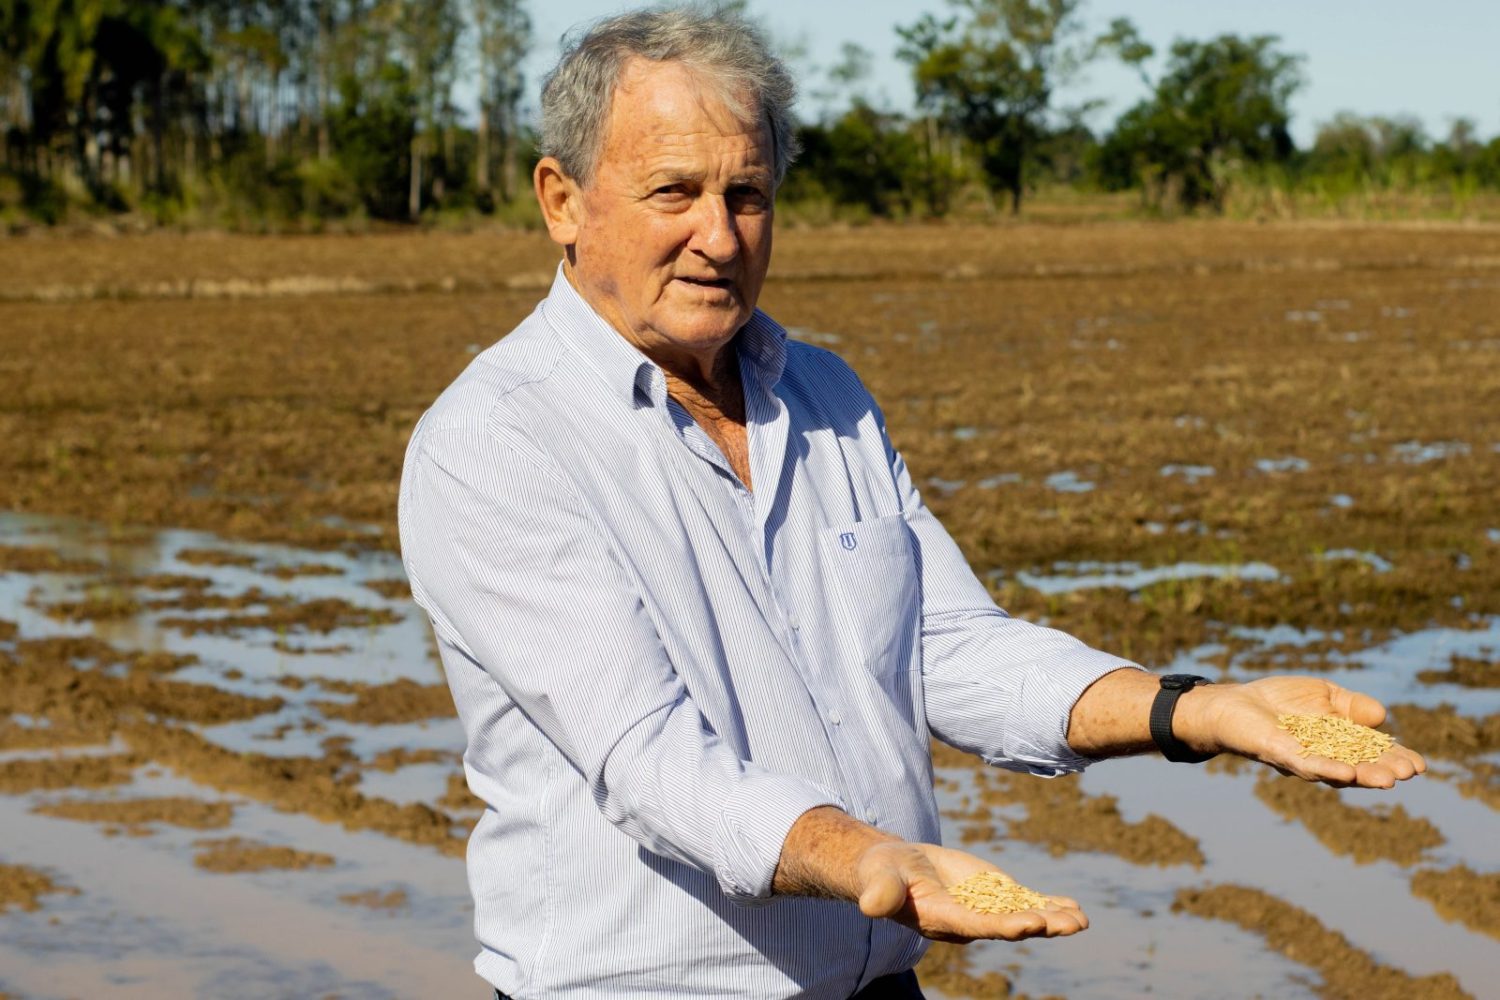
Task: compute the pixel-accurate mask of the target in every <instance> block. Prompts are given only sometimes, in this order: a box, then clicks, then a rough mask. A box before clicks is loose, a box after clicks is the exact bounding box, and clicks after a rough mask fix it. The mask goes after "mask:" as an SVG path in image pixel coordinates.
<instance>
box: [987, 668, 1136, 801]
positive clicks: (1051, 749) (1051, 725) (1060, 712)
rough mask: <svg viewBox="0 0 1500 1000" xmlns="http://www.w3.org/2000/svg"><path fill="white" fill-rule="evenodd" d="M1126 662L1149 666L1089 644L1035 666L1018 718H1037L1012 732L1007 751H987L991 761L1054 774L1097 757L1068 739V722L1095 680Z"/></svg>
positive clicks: (1023, 688)
mask: <svg viewBox="0 0 1500 1000" xmlns="http://www.w3.org/2000/svg"><path fill="white" fill-rule="evenodd" d="M1122 668H1124V669H1129V670H1144V669H1145V668H1144V667H1142V666H1141V665H1140V664H1138V663H1132V662H1131V661H1130V660H1125V659H1121V658H1120V657H1118V656H1115V655H1113V654H1111V653H1104V652H1100V651H1099V650H1097V649H1090V648H1088V647H1087V646H1083V647H1081V648H1080V649H1078V650H1077V651H1076V652H1073V653H1071V654H1070V655H1068V656H1066V657H1063V658H1058V659H1049V660H1047V661H1046V666H1045V667H1043V666H1040V665H1037V666H1032V667H1030V668H1029V669H1028V671H1027V674H1026V679H1025V681H1024V682H1022V684H1021V697H1020V704H1019V705H1018V706H1017V708H1018V711H1017V712H1016V715H1015V718H1017V719H1020V720H1037V723H1036V724H1034V725H1032V726H1030V727H1025V728H1023V727H1021V726H1018V727H1016V728H1014V729H1012V730H1011V731H1010V732H1008V733H1006V734H1005V738H1004V741H1003V746H1002V749H1003V751H1004V752H1003V755H1002V756H1001V757H998V758H994V759H991V758H990V757H988V756H986V757H985V758H984V759H985V762H986V763H988V764H992V765H995V766H997V767H1005V768H1008V769H1010V770H1025V771H1028V772H1030V773H1031V774H1037V775H1041V776H1043V777H1049V778H1055V777H1058V776H1059V775H1064V774H1073V773H1075V772H1078V771H1082V770H1083V769H1084V768H1086V767H1088V766H1089V765H1090V764H1093V763H1096V761H1095V759H1094V758H1092V757H1084V756H1082V755H1081V754H1079V753H1077V752H1075V751H1074V750H1073V748H1072V747H1070V746H1069V745H1068V723H1069V721H1070V719H1071V717H1072V714H1073V706H1074V705H1076V704H1077V703H1078V699H1079V698H1080V697H1082V695H1083V692H1084V691H1086V690H1087V689H1088V687H1089V685H1091V684H1093V683H1094V682H1095V681H1097V680H1098V679H1099V678H1101V677H1103V676H1104V675H1105V674H1109V673H1113V672H1114V671H1116V670H1120V669H1122ZM1041 720H1047V721H1046V722H1045V723H1043V722H1042V721H1041Z"/></svg>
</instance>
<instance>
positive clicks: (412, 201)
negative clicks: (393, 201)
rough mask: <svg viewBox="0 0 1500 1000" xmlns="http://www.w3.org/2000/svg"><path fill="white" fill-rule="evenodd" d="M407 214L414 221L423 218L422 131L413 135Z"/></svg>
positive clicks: (407, 192) (407, 191)
mask: <svg viewBox="0 0 1500 1000" xmlns="http://www.w3.org/2000/svg"><path fill="white" fill-rule="evenodd" d="M406 214H407V217H408V218H410V219H411V221H412V222H419V221H421V218H422V133H421V132H413V133H412V136H411V184H410V186H408V188H407V190H406Z"/></svg>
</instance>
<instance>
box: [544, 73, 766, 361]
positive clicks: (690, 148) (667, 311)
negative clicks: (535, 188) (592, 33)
mask: <svg viewBox="0 0 1500 1000" xmlns="http://www.w3.org/2000/svg"><path fill="white" fill-rule="evenodd" d="M773 178H774V166H773V153H772V148H771V134H770V129H769V128H768V127H767V126H766V125H765V124H764V123H759V124H756V125H747V124H746V123H744V122H742V121H740V120H738V119H737V118H736V117H735V115H734V114H733V113H732V112H731V111H730V110H729V109H728V108H726V107H725V106H724V105H723V104H722V103H720V102H719V101H717V100H715V99H714V98H713V97H711V96H709V95H708V94H707V93H706V92H704V91H703V90H702V89H701V88H700V87H699V85H698V83H697V81H696V80H695V78H694V77H693V75H692V74H691V73H690V72H689V71H688V70H686V69H685V68H683V67H682V66H681V65H680V64H676V63H653V62H648V61H646V60H640V59H637V60H633V61H632V62H630V63H628V64H627V65H626V67H625V71H624V72H623V73H622V74H621V78H620V81H619V85H618V86H617V87H616V89H615V94H614V102H613V104H612V106H611V109H610V115H609V120H608V130H607V132H606V136H605V140H604V146H603V148H602V150H601V151H600V156H599V159H598V162H597V165H596V167H595V170H594V175H593V177H592V179H591V180H590V182H589V184H588V185H587V186H586V187H585V188H583V190H582V192H581V207H582V212H581V214H580V216H579V218H578V223H579V224H578V229H577V236H576V242H575V243H574V247H573V249H574V264H573V276H574V280H575V282H576V284H577V285H578V287H579V290H580V291H581V292H582V293H583V295H584V297H585V298H586V299H588V300H589V302H590V304H592V305H593V306H594V308H596V309H598V310H599V311H600V313H601V314H603V316H604V317H605V319H607V320H609V321H610V323H611V324H612V325H613V326H614V327H615V328H616V329H617V330H619V331H620V332H621V333H623V334H624V335H625V336H626V337H627V338H628V339H630V340H631V341H632V342H633V343H635V344H636V346H637V347H640V348H641V349H642V350H643V351H645V352H646V353H647V354H648V355H651V356H653V357H655V358H657V359H659V360H663V361H667V362H668V363H672V362H673V361H674V360H676V361H679V362H686V360H687V357H688V356H691V357H693V358H695V359H697V360H698V362H699V363H702V362H703V361H705V360H708V359H711V358H712V357H713V356H714V355H715V354H716V353H717V351H718V349H719V348H721V347H723V346H724V345H725V344H727V343H728V342H729V341H730V340H731V339H732V338H733V337H734V335H735V333H736V332H737V331H738V330H739V328H740V327H741V326H743V325H744V323H745V321H746V320H748V319H749V318H750V314H751V312H753V311H754V309H755V302H756V300H757V299H758V298H759V297H760V289H761V285H762V283H763V282H764V281H765V277H766V268H767V267H768V266H769V265H770V262H771V216H772V196H773V194H774V190H773Z"/></svg>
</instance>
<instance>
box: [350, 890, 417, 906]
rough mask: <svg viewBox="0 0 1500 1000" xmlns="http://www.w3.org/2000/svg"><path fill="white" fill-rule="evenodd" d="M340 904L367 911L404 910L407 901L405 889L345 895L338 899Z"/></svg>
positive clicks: (367, 891)
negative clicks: (359, 907) (362, 908)
mask: <svg viewBox="0 0 1500 1000" xmlns="http://www.w3.org/2000/svg"><path fill="white" fill-rule="evenodd" d="M339 902H340V903H345V904H348V905H349V906H361V907H364V908H365V909H367V910H387V911H391V910H401V909H405V908H406V906H407V904H408V902H409V900H408V898H407V895H406V890H405V889H390V890H388V891H386V892H381V891H380V890H379V889H367V890H365V891H364V892H350V893H345V894H344V895H342V896H340V897H339Z"/></svg>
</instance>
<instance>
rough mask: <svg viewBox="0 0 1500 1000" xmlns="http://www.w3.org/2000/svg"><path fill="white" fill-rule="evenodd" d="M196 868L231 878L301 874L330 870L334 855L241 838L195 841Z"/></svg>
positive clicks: (194, 858) (194, 860)
mask: <svg viewBox="0 0 1500 1000" xmlns="http://www.w3.org/2000/svg"><path fill="white" fill-rule="evenodd" d="M193 846H194V847H195V848H197V853H196V854H194V855H193V864H195V865H197V866H198V867H199V868H202V869H204V870H205V871H211V872H219V873H222V874H229V873H234V872H261V871H266V870H268V869H275V870H279V871H301V870H302V869H304V868H331V867H333V864H334V859H333V857H332V856H331V855H328V854H321V853H319V852H317V851H299V850H298V849H296V848H295V847H288V846H286V845H284V844H258V843H255V842H253V841H248V840H242V839H241V838H239V837H226V838H224V839H222V840H196V841H194V842H193Z"/></svg>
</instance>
